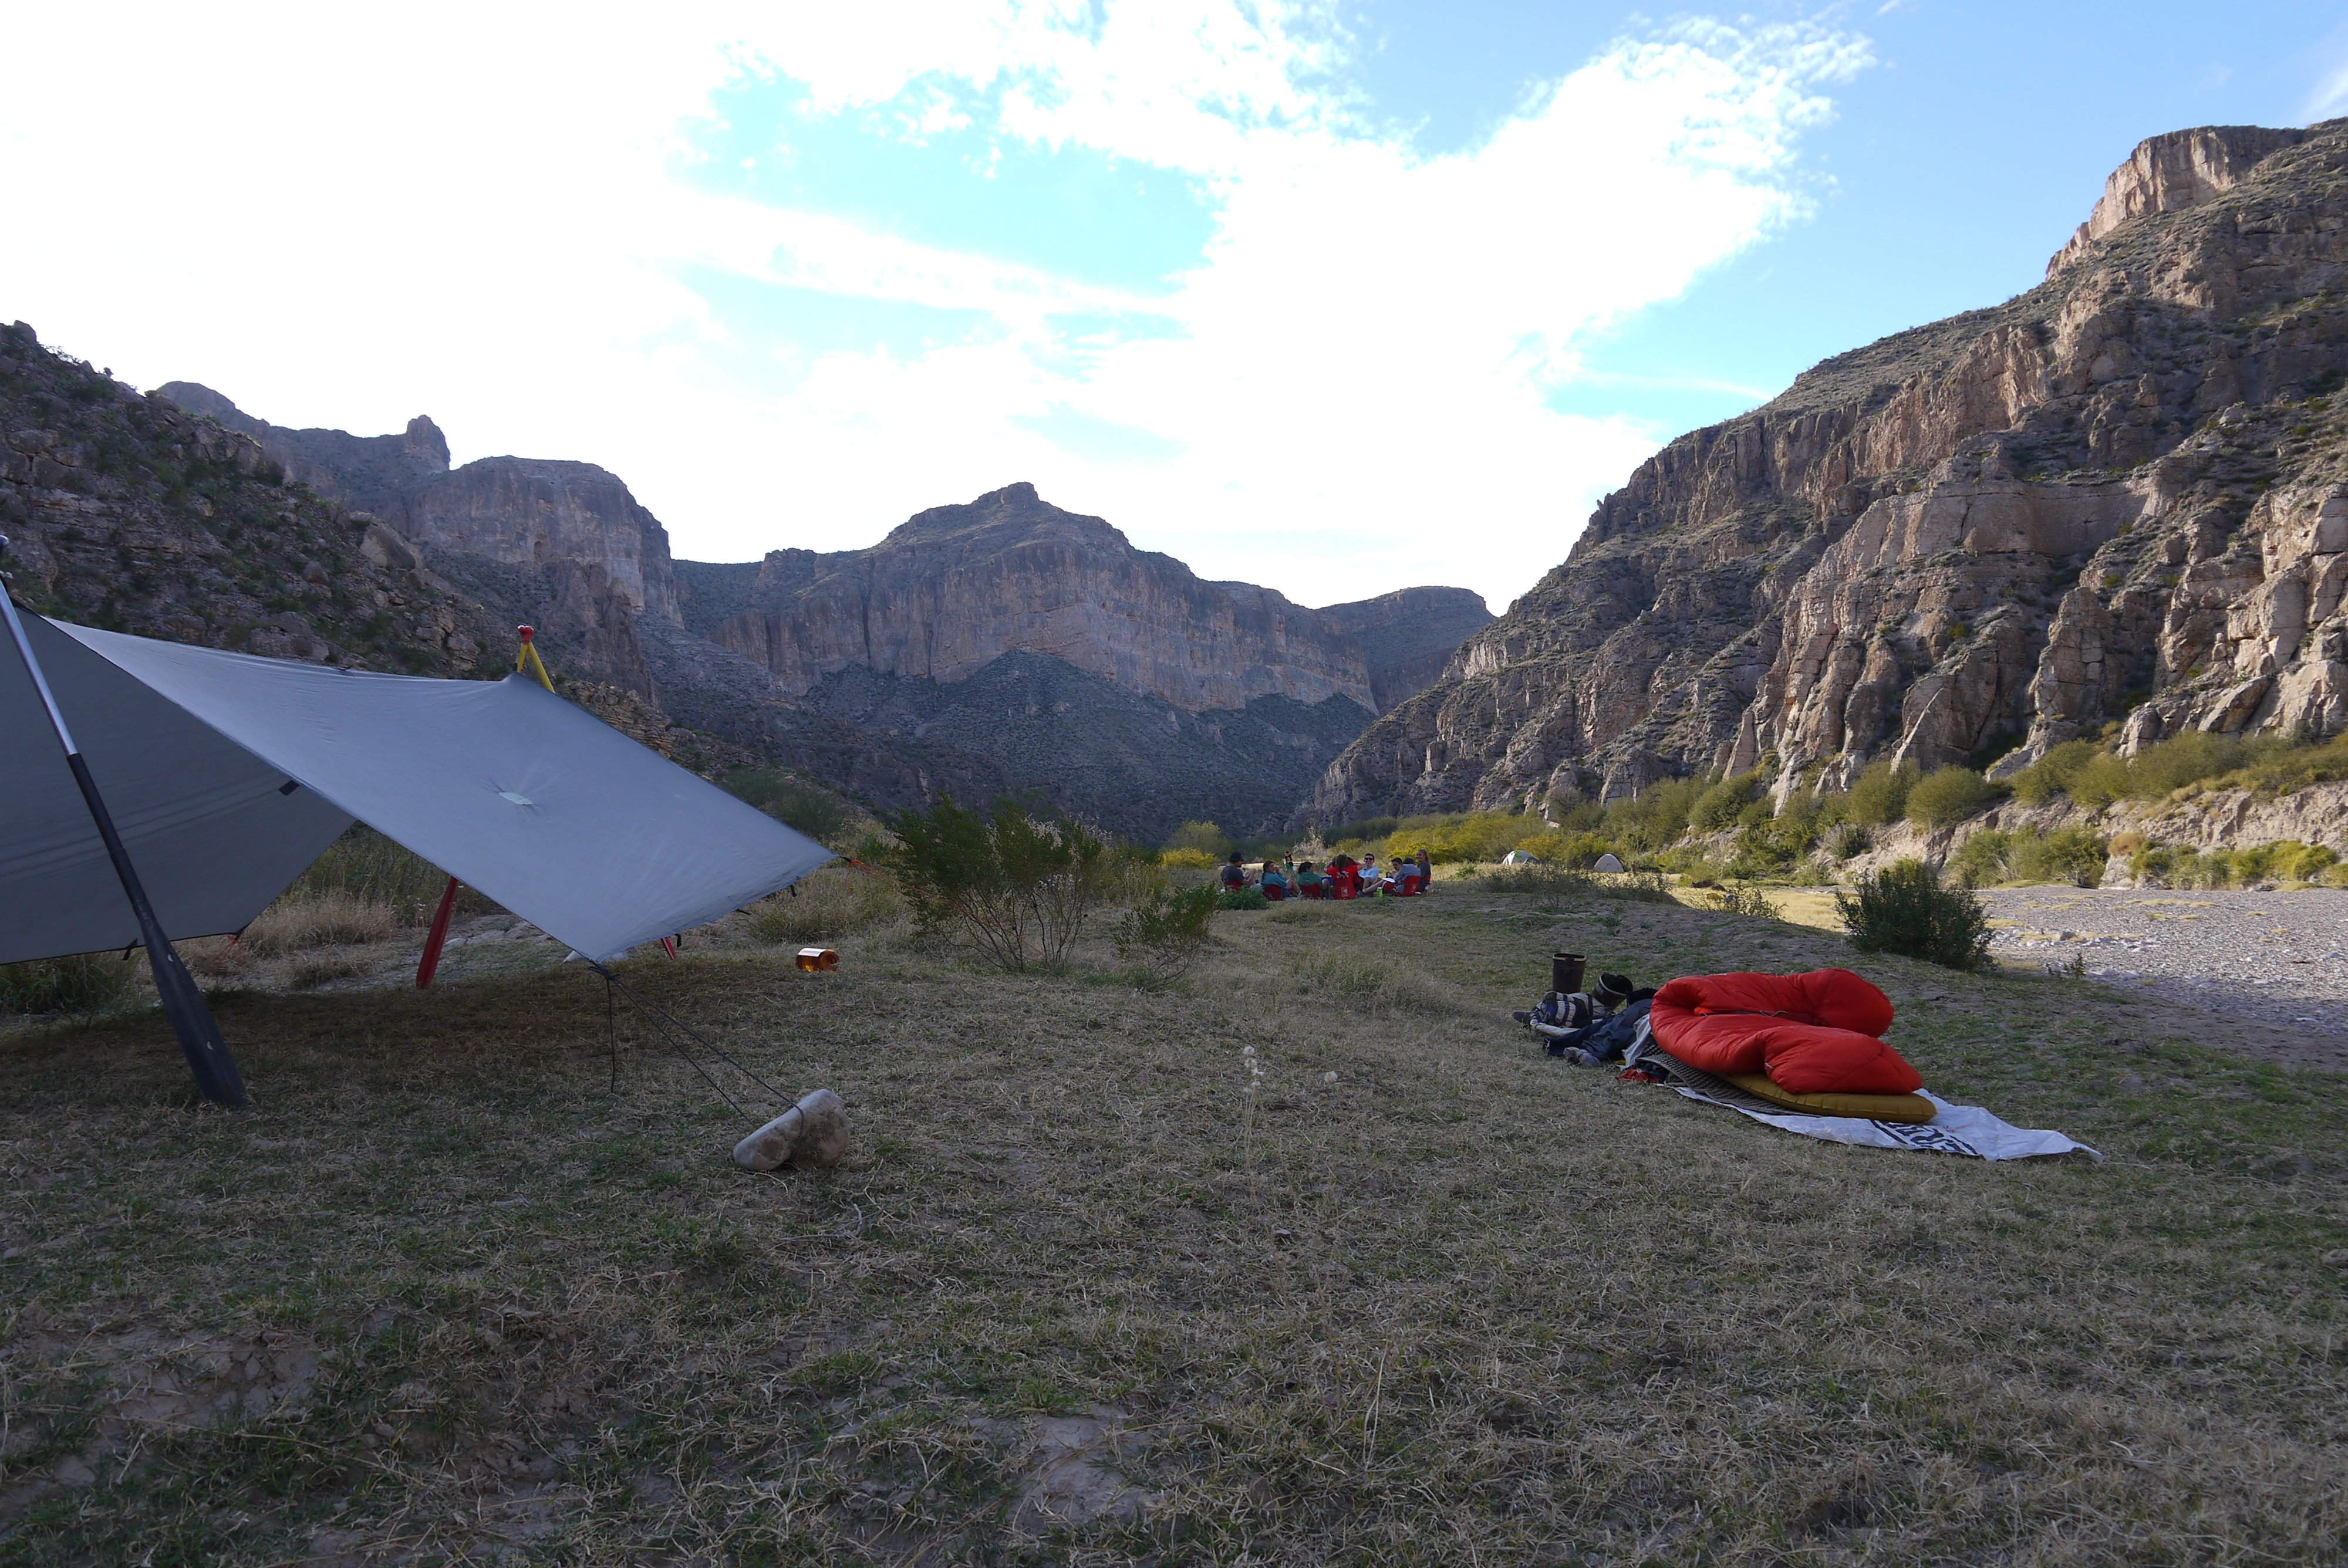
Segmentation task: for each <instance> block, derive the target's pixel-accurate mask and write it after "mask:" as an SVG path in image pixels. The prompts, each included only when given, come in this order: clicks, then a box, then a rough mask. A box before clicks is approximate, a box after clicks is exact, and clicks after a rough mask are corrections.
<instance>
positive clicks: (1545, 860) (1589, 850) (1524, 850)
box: [1515, 828, 1620, 871]
mask: <svg viewBox="0 0 2348 1568" xmlns="http://www.w3.org/2000/svg"><path fill="white" fill-rule="evenodd" d="M1515 847H1516V849H1517V850H1518V851H1519V853H1521V854H1525V855H1529V856H1532V857H1533V858H1534V859H1536V860H1538V861H1540V863H1541V864H1542V865H1544V866H1567V867H1570V868H1571V869H1573V870H1576V871H1587V870H1589V869H1590V868H1591V866H1595V865H1597V864H1598V860H1599V857H1600V856H1603V855H1616V856H1617V858H1620V856H1619V854H1618V852H1617V851H1616V850H1615V848H1614V845H1612V844H1611V843H1609V842H1608V841H1607V838H1606V835H1604V834H1602V833H1563V832H1560V831H1559V830H1557V829H1555V828H1551V829H1550V831H1549V832H1547V833H1540V834H1535V835H1533V836H1532V837H1530V838H1528V839H1526V840H1524V841H1523V842H1522V843H1520V844H1519V845H1516V846H1515Z"/></svg>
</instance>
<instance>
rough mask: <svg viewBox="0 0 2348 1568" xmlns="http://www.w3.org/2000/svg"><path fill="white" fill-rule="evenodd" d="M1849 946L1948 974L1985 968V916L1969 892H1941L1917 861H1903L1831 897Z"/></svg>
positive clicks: (1930, 873) (1938, 879) (1928, 870)
mask: <svg viewBox="0 0 2348 1568" xmlns="http://www.w3.org/2000/svg"><path fill="white" fill-rule="evenodd" d="M1835 907H1836V909H1837V910H1838V911H1839V912H1840V914H1841V916H1842V923H1843V927H1844V928H1845V929H1846V930H1848V931H1849V933H1850V945H1851V946H1852V947H1854V948H1858V949H1859V951H1860V952H1862V953H1900V954H1904V955H1905V956H1907V957H1909V958H1924V959H1927V960H1929V961H1931V962H1932V963H1935V964H1944V965H1946V966H1947V967H1948V968H1952V969H1978V968H1983V967H1984V966H1986V965H1987V964H1988V962H1989V940H1990V938H1989V914H1988V912H1987V911H1986V910H1984V909H1983V908H1982V902H1981V900H1980V899H1979V898H1976V897H1973V894H1972V890H1971V889H1970V888H1965V887H1943V886H1941V874H1940V873H1939V872H1937V871H1935V870H1933V869H1932V868H1931V866H1927V865H1926V864H1924V862H1922V861H1921V860H1902V861H1899V862H1897V863H1895V864H1893V865H1891V866H1886V867H1885V868H1884V869H1883V870H1881V871H1879V872H1875V873H1872V874H1870V875H1869V876H1862V877H1860V878H1859V885H1858V886H1857V888H1856V889H1855V890H1854V892H1852V893H1849V894H1843V893H1838V894H1836V895H1835Z"/></svg>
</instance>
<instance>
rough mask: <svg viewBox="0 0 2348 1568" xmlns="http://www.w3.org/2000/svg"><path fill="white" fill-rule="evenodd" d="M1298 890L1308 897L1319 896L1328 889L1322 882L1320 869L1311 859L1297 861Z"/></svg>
mask: <svg viewBox="0 0 2348 1568" xmlns="http://www.w3.org/2000/svg"><path fill="white" fill-rule="evenodd" d="M1296 891H1297V892H1299V893H1301V894H1303V896H1304V897H1307V898H1318V897H1321V896H1322V895H1323V893H1324V892H1326V891H1327V889H1326V888H1324V887H1323V886H1322V884H1321V873H1320V871H1319V870H1318V869H1316V868H1315V867H1314V866H1313V862H1311V861H1309V860H1304V861H1299V862H1298V863H1297V866H1296Z"/></svg>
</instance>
